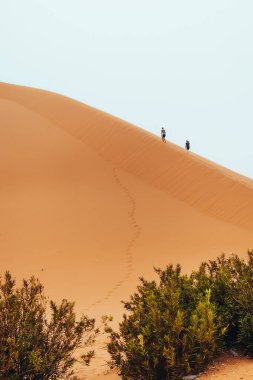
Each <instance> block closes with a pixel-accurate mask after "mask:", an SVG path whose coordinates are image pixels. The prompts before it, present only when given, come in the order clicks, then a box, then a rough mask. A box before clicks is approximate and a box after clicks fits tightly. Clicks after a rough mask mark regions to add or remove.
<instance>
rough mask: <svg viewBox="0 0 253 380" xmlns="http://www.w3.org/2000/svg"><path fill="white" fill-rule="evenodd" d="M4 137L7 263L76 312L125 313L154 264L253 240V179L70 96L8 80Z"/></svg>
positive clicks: (239, 248)
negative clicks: (124, 303) (74, 306)
mask: <svg viewBox="0 0 253 380" xmlns="http://www.w3.org/2000/svg"><path fill="white" fill-rule="evenodd" d="M0 145H1V146H0V175H1V181H0V252H1V272H3V271H5V270H6V269H10V270H11V272H12V273H13V274H14V275H15V276H16V277H17V278H18V279H20V278H22V277H24V276H30V275H31V274H35V275H37V276H39V278H40V279H41V280H42V282H43V283H44V284H45V286H46V292H47V294H48V295H49V296H50V297H52V298H54V299H56V300H59V299H61V298H63V297H65V298H68V299H71V300H75V301H76V303H77V309H78V311H79V312H83V311H84V312H86V311H87V312H88V313H89V314H90V315H94V316H99V315H101V314H105V313H111V314H113V315H114V316H115V321H117V320H118V319H119V318H120V316H121V314H122V306H121V304H120V300H121V299H127V298H128V296H129V294H130V293H131V292H132V291H133V290H134V289H135V286H136V284H137V281H138V277H139V276H141V275H144V276H145V277H147V278H151V276H153V269H152V267H153V266H161V267H164V266H165V265H166V264H168V263H169V262H173V263H176V262H179V263H181V264H182V266H183V268H184V270H186V271H190V270H191V269H192V268H195V267H196V266H197V265H198V264H199V263H200V261H201V260H205V259H208V258H212V257H215V256H216V255H217V254H219V253H221V252H225V253H231V252H236V253H238V254H242V255H243V254H245V253H246V251H247V249H249V248H251V247H252V246H253V244H252V231H253V181H252V180H250V179H248V178H246V177H242V176H240V175H238V174H236V173H233V172H231V171H229V170H227V169H225V168H222V167H220V166H218V165H216V164H214V163H212V162H210V161H207V160H205V159H203V158H201V157H199V156H197V155H195V154H194V153H192V152H186V151H184V150H183V149H181V148H179V147H177V146H175V145H173V144H171V143H168V144H163V143H161V141H160V139H159V138H157V137H155V136H154V135H152V134H150V133H148V132H146V131H144V130H142V129H140V128H137V127H135V126H133V125H131V124H129V123H126V122H124V121H122V120H120V119H117V118H115V117H113V116H110V115H108V114H106V113H103V112H101V111H98V110H96V109H93V108H91V107H88V106H86V105H84V104H81V103H79V102H76V101H74V100H72V99H68V98H66V97H63V96H60V95H56V94H53V93H49V92H46V91H40V90H36V89H31V88H24V87H19V86H13V85H8V84H0ZM102 364H103V361H102V357H101V358H100V357H98V359H97V361H96V364H95V365H93V367H92V368H91V369H90V372H89V373H90V374H91V373H93V375H95V374H96V373H99V372H101V370H103V369H104V367H101V366H102ZM90 376H91V375H90ZM90 378H91V377H90ZM100 378H101V377H100ZM106 378H108V377H106ZM109 379H110V380H111V379H112V377H110V378H109Z"/></svg>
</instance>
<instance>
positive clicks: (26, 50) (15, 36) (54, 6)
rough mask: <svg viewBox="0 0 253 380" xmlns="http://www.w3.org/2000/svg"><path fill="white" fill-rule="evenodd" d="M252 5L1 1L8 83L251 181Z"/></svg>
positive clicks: (1, 62) (244, 1)
mask: <svg viewBox="0 0 253 380" xmlns="http://www.w3.org/2000/svg"><path fill="white" fill-rule="evenodd" d="M252 14H253V1H252V0H240V1H239V0H236V1H234V0H152V1H151V0H71V1H70V0H22V1H21V0H0V18H1V21H0V81H2V82H7V83H14V84H20V85H26V86H31V87H37V88H41V89H45V90H50V91H54V92H57V93H61V94H63V95H66V96H69V97H71V98H74V99H77V100H80V101H82V102H84V103H86V104H88V105H91V106H93V107H96V108H99V109H101V110H103V111H106V112H108V113H111V114H113V115H115V116H118V117H120V118H122V119H124V120H127V121H129V122H131V123H133V124H135V125H138V126H139V127H142V128H144V129H146V130H148V131H150V132H152V133H154V134H156V135H160V129H161V127H162V126H163V127H165V129H166V130H167V137H168V139H169V140H170V141H172V142H174V143H175V144H178V145H180V146H184V143H185V140H186V139H189V140H190V142H191V146H192V150H193V151H194V152H195V153H197V154H200V155H201V156H204V157H206V158H208V159H210V160H212V161H215V162H217V163H219V164H221V165H223V166H226V167H228V168H230V169H232V170H235V171H237V172H239V173H241V174H244V175H246V176H248V177H250V178H253V165H252V163H253V149H252V144H253V113H252V108H253V107H252V106H253V43H252V36H253V23H252Z"/></svg>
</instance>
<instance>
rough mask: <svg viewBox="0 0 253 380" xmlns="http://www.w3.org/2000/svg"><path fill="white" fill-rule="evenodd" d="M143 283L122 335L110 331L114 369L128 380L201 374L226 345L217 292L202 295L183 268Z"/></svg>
mask: <svg viewBox="0 0 253 380" xmlns="http://www.w3.org/2000/svg"><path fill="white" fill-rule="evenodd" d="M156 273H157V274H158V275H159V283H158V284H157V283H156V282H154V281H152V282H148V281H145V280H144V279H141V285H140V286H138V292H137V293H135V294H134V295H133V296H132V297H131V300H130V301H129V302H125V303H124V306H125V308H126V310H128V314H125V315H124V317H123V322H122V323H121V324H120V326H119V332H115V331H112V330H111V329H107V331H108V332H110V342H109V344H108V351H109V353H110V355H111V362H110V365H111V367H112V368H115V367H116V368H119V369H120V374H121V376H122V378H123V379H124V380H128V379H134V380H137V379H138V380H142V379H143V380H144V379H145V380H149V379H150V380H151V379H157V380H158V379H159V380H163V379H178V378H181V377H182V375H185V374H190V373H192V372H196V371H199V370H201V369H202V368H203V367H204V366H205V365H206V363H208V362H209V361H210V359H212V358H213V356H214V355H215V354H216V353H217V351H218V350H219V349H220V348H221V346H222V339H221V338H220V337H221V335H222V333H223V331H222V324H221V321H220V318H219V317H218V316H217V312H216V307H215V305H214V304H212V303H211V301H210V296H211V293H210V291H206V293H205V294H204V295H203V296H202V295H199V294H198V292H197V289H196V287H194V286H193V281H192V279H191V278H189V277H187V276H184V275H182V274H181V268H180V266H177V267H176V268H173V266H169V267H168V268H167V269H166V270H165V271H161V270H156Z"/></svg>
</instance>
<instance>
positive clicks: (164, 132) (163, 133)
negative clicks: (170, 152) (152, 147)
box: [161, 127, 166, 143]
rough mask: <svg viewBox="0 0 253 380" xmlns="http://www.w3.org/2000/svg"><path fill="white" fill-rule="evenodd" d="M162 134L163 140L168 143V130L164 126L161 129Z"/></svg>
mask: <svg viewBox="0 0 253 380" xmlns="http://www.w3.org/2000/svg"><path fill="white" fill-rule="evenodd" d="M161 136H162V142H165V143H166V131H165V129H164V128H163V127H162V129H161Z"/></svg>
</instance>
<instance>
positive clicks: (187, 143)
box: [185, 140, 191, 150]
mask: <svg viewBox="0 0 253 380" xmlns="http://www.w3.org/2000/svg"><path fill="white" fill-rule="evenodd" d="M190 147H191V146H190V141H189V140H186V142H185V149H186V150H190Z"/></svg>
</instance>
